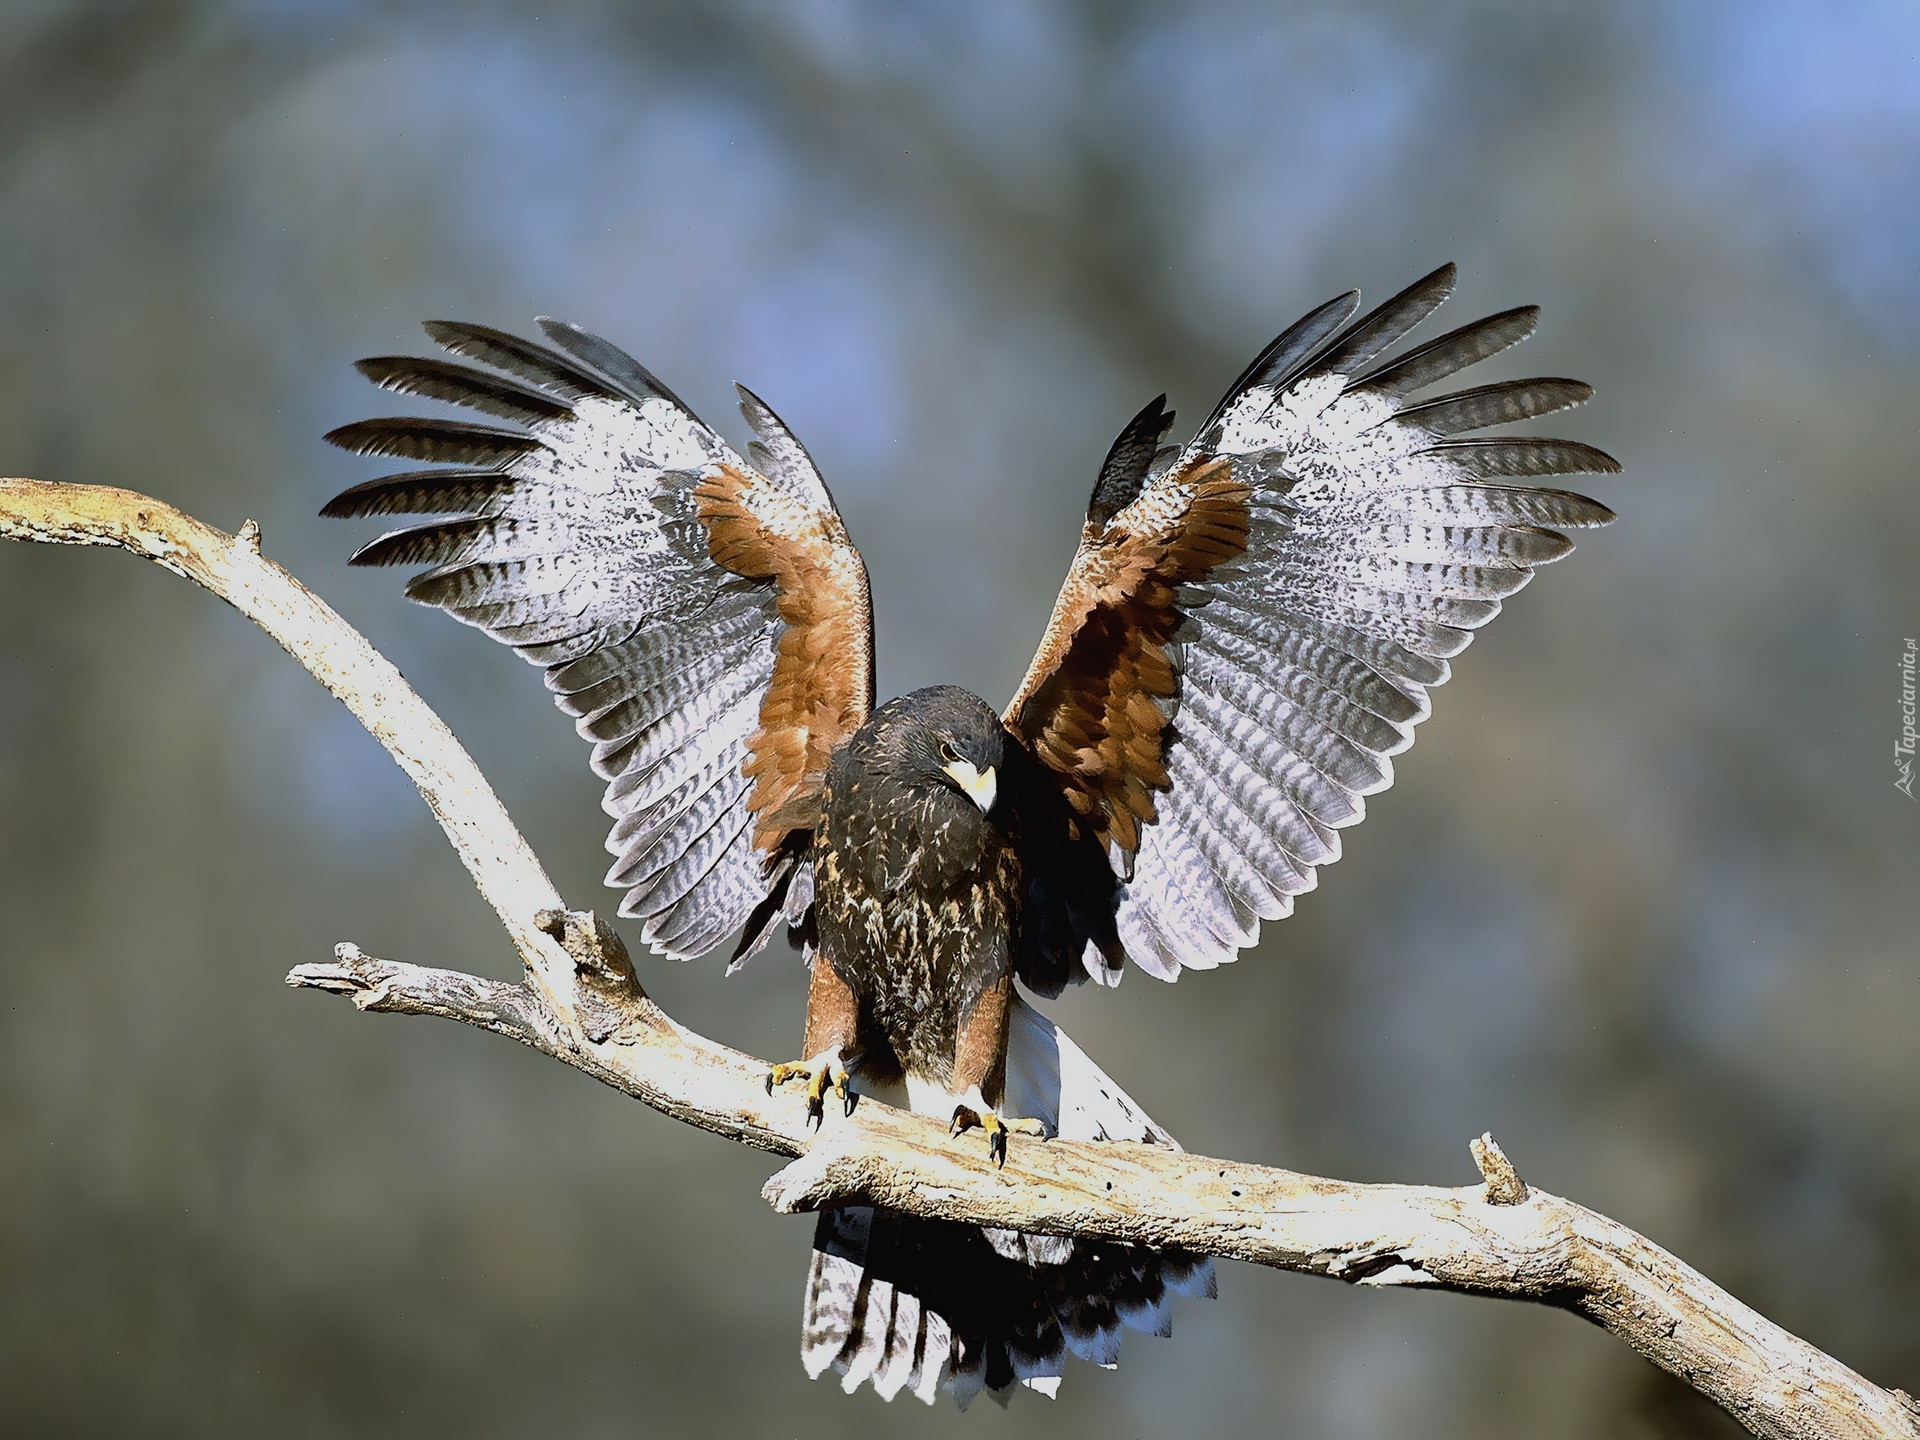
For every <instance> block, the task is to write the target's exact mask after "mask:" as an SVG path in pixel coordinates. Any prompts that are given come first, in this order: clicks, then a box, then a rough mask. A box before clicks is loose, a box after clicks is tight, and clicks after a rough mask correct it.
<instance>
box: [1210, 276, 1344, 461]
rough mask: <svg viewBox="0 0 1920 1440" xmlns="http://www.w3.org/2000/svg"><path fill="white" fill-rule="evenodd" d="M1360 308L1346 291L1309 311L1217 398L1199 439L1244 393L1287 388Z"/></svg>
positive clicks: (1275, 340) (1270, 343)
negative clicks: (1269, 386)
mask: <svg viewBox="0 0 1920 1440" xmlns="http://www.w3.org/2000/svg"><path fill="white" fill-rule="evenodd" d="M1359 308H1360V292H1359V291H1358V290H1349V291H1347V292H1346V294H1344V295H1336V296H1334V297H1333V299H1331V300H1329V301H1327V302H1326V303H1325V304H1323V305H1321V306H1319V307H1318V308H1316V309H1314V310H1312V311H1309V312H1308V313H1307V314H1305V315H1303V316H1301V317H1300V318H1299V319H1298V320H1296V321H1294V323H1293V324H1292V325H1289V326H1288V327H1287V328H1286V329H1285V330H1283V331H1281V332H1280V333H1279V334H1278V335H1276V336H1274V337H1273V339H1272V340H1271V341H1269V342H1268V344H1267V348H1266V349H1264V350H1262V351H1261V352H1260V353H1259V354H1258V355H1256V356H1254V357H1253V363H1252V364H1250V365H1248V366H1247V368H1246V369H1244V370H1242V371H1241V372H1240V377H1239V378H1238V379H1237V380H1235V381H1234V382H1233V384H1231V385H1229V386H1228V387H1227V393H1226V394H1224V395H1222V396H1221V397H1220V403H1219V404H1218V405H1216V406H1214V407H1213V413H1212V414H1210V415H1208V416H1207V419H1206V423H1205V424H1204V425H1202V426H1201V427H1200V429H1199V431H1198V434H1199V435H1200V436H1201V437H1206V436H1208V435H1210V433H1211V432H1212V430H1213V427H1214V426H1215V425H1216V424H1218V423H1219V421H1220V417H1221V416H1223V415H1225V414H1226V413H1227V411H1228V409H1229V408H1231V407H1232V405H1233V402H1234V401H1236V400H1238V399H1239V398H1240V397H1241V396H1242V395H1244V394H1245V393H1246V392H1247V391H1249V390H1252V389H1255V388H1257V387H1259V386H1261V385H1271V386H1274V387H1276V388H1278V387H1281V386H1283V385H1285V384H1286V382H1287V381H1288V380H1289V379H1290V378H1292V377H1293V375H1294V373H1295V372H1296V371H1299V370H1301V369H1304V368H1305V367H1306V365H1307V364H1309V363H1310V362H1311V361H1312V360H1313V359H1314V358H1315V357H1316V356H1318V355H1319V353H1320V352H1321V351H1322V350H1323V349H1324V348H1325V347H1326V345H1327V343H1328V341H1330V340H1331V339H1332V338H1333V337H1334V335H1335V334H1336V333H1337V332H1338V331H1339V329H1340V327H1341V326H1342V325H1345V324H1346V323H1347V321H1348V320H1350V319H1352V318H1353V312H1354V311H1356V310H1358V309H1359Z"/></svg>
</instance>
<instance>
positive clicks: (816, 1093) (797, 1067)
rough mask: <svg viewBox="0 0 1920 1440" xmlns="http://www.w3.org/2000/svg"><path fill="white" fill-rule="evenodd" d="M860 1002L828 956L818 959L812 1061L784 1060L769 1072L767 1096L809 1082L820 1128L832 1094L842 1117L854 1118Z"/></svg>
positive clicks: (810, 1008)
mask: <svg viewBox="0 0 1920 1440" xmlns="http://www.w3.org/2000/svg"><path fill="white" fill-rule="evenodd" d="M859 1034H860V1002H859V1000H858V999H857V998H856V997H855V995H854V993H853V991H852V989H851V988H849V987H848V985H847V982H846V981H844V980H842V979H841V978H840V977H839V975H838V974H836V973H835V972H834V968H833V966H832V965H830V964H828V963H827V958H826V956H824V955H821V954H818V953H816V954H815V955H814V957H813V977H812V979H810V980H809V981H808V982H807V1033H806V1038H805V1040H804V1041H803V1042H802V1044H801V1047H800V1048H801V1050H802V1051H803V1052H804V1054H805V1055H806V1057H807V1058H805V1059H802V1060H794V1061H784V1062H782V1063H781V1064H778V1065H775V1066H774V1067H773V1068H772V1069H770V1070H768V1071H767V1093H768V1094H772V1093H773V1088H774V1086H776V1085H784V1084H786V1083H787V1082H788V1081H789V1080H796V1079H801V1078H805V1080H806V1081H807V1117H808V1118H809V1119H810V1120H812V1121H813V1123H814V1124H815V1125H816V1126H817V1125H819V1124H820V1123H821V1119H822V1117H823V1116H824V1115H825V1113H826V1097H827V1091H828V1090H832V1091H833V1093H834V1094H835V1095H837V1096H839V1097H840V1103H841V1107H842V1113H844V1114H847V1115H851V1114H852V1113H853V1100H854V1096H853V1092H852V1091H851V1090H849V1089H848V1088H847V1066H848V1065H850V1064H852V1063H854V1062H855V1061H857V1060H858V1059H859V1058H860V1055H859V1045H858V1040H859Z"/></svg>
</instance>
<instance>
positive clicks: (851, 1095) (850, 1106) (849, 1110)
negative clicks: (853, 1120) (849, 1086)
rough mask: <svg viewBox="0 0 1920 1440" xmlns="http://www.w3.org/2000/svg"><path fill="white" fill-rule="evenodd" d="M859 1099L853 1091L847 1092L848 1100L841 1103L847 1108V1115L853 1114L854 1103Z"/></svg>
mask: <svg viewBox="0 0 1920 1440" xmlns="http://www.w3.org/2000/svg"><path fill="white" fill-rule="evenodd" d="M859 1098H860V1097H859V1096H857V1095H855V1094H854V1093H853V1091H851V1090H849V1091H847V1095H846V1099H844V1100H843V1101H841V1104H842V1105H844V1106H845V1107H846V1109H845V1111H844V1113H845V1114H848V1115H851V1114H853V1102H854V1101H855V1100H857V1099H859Z"/></svg>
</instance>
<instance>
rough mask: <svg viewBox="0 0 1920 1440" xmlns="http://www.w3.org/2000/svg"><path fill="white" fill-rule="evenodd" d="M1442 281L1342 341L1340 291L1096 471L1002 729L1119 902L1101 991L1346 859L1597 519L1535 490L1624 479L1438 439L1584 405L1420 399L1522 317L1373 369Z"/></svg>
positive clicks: (1587, 508) (1239, 937)
mask: <svg viewBox="0 0 1920 1440" xmlns="http://www.w3.org/2000/svg"><path fill="white" fill-rule="evenodd" d="M1452 284H1453V267H1452V266H1450V265H1449V266H1444V267H1442V268H1441V269H1439V270H1437V271H1435V272H1434V273H1433V274H1431V275H1429V276H1427V277H1426V278H1425V279H1423V280H1421V281H1418V282H1417V283H1415V284H1414V285H1412V286H1411V287H1409V288H1408V289H1407V290H1405V291H1404V292H1402V293H1401V294H1399V295H1397V296H1395V297H1394V298H1393V299H1391V300H1389V301H1387V302H1386V303H1385V304H1384V305H1382V306H1380V308H1379V309H1377V310H1375V311H1373V312H1371V313H1370V314H1368V315H1366V316H1364V317H1362V318H1360V319H1358V320H1353V319H1352V316H1353V314H1354V311H1355V310H1356V309H1358V307H1359V294H1358V292H1353V293H1351V294H1348V295H1343V296H1339V297H1337V298H1336V299H1334V300H1330V301H1328V302H1327V303H1326V304H1325V305H1323V306H1321V307H1320V308H1319V309H1317V310H1315V311H1314V312H1313V313H1312V314H1310V315H1308V316H1306V317H1305V318H1304V319H1302V320H1301V321H1300V322H1299V323H1298V324H1296V325H1294V326H1293V327H1292V328H1291V329H1289V330H1288V331H1286V333H1284V334H1283V335H1281V336H1280V337H1279V338H1278V339H1276V340H1275V341H1274V342H1273V343H1272V344H1271V345H1270V346H1268V347H1267V349H1266V350H1265V351H1264V352H1263V353H1262V354H1261V355H1260V357H1259V358H1258V359H1256V360H1255V361H1254V362H1253V364H1252V365H1250V366H1249V367H1248V368H1247V370H1246V372H1245V373H1244V374H1242V375H1241V377H1240V379H1239V380H1238V381H1237V382H1236V383H1235V384H1234V386H1233V388H1232V389H1231V390H1229V391H1228V393H1227V395H1226V397H1225V398H1224V399H1223V400H1222V401H1221V402H1220V404H1219V406H1218V407H1217V408H1216V409H1215V411H1214V413H1213V414H1212V415H1211V416H1210V417H1209V418H1208V420H1207V422H1206V423H1205V424H1204V425H1202V426H1201V427H1200V430H1199V432H1198V433H1197V434H1196V436H1195V437H1194V439H1193V441H1192V442H1191V443H1190V444H1188V445H1187V446H1186V447H1185V449H1184V450H1181V451H1178V452H1176V451H1174V450H1171V449H1163V448H1160V447H1159V440H1160V437H1161V436H1162V435H1163V434H1164V433H1165V431H1166V429H1167V427H1168V425H1169V424H1170V423H1171V420H1172V417H1171V416H1170V415H1167V414H1165V413H1164V412H1163V410H1162V404H1161V401H1158V400H1157V401H1155V402H1154V403H1153V404H1152V405H1149V406H1148V407H1147V408H1146V409H1145V410H1143V411H1142V412H1141V413H1140V414H1139V415H1138V416H1136V417H1135V419H1134V420H1133V422H1132V423H1131V424H1130V425H1129V426H1128V427H1127V429H1126V431H1125V432H1124V433H1122V435H1121V437H1120V439H1119V440H1118V441H1116V442H1115V444H1114V447H1113V450H1112V451H1111V453H1110V454H1109V455H1108V457H1107V461H1106V464H1105V465H1103V466H1102V468H1101V472H1100V478H1099V481H1098V483H1097V484H1096V486H1095V488H1094V493H1093V500H1092V504H1091V505H1090V507H1089V511H1088V515H1087V523H1086V527H1085V529H1084V531H1083V532H1082V537H1081V542H1080V548H1079V551H1078V553H1077V554H1076V555H1075V556H1074V560H1073V565H1072V568H1071V570H1070V571H1069V572H1068V576H1067V580H1066V583H1065V585H1064V586H1062V588H1061V591H1060V598H1059V600H1058V602H1057V603H1056V604H1055V607H1054V611H1053V617H1052V619H1051V621H1050V622H1049V623H1048V626H1047V631H1046V635H1045V637H1044V638H1043V639H1042V641H1041V644H1040V649H1039V652H1038V653H1037V654H1036V655H1035V656H1034V659H1033V663H1032V665H1031V666H1030V667H1029V669H1028V671H1027V675H1026V678H1025V680H1024V681H1023V682H1022V683H1021V686H1020V689H1019V691H1018V693H1017V694H1015V696H1014V698H1013V701H1012V702H1011V703H1010V704H1009V705H1008V707H1007V709H1006V712H1005V714H1004V716H1003V720H1004V722H1005V724H1006V726H1007V728H1008V729H1009V730H1011V731H1012V732H1013V733H1014V734H1015V735H1016V736H1018V737H1019V738H1020V739H1021V740H1023V741H1024V742H1025V743H1026V745H1027V747H1028V748H1029V749H1030V751H1031V752H1032V754H1033V755H1034V757H1035V758H1036V759H1037V760H1038V761H1039V762H1040V765H1041V767H1043V769H1044V771H1045V772H1048V773H1050V774H1051V775H1052V777H1053V780H1054V783H1055V784H1056V785H1057V787H1058V789H1059V791H1060V793H1061V794H1062V795H1063V797H1064V799H1065V800H1066V802H1067V804H1068V806H1069V807H1070V809H1071V811H1072V815H1073V819H1074V823H1075V825H1076V827H1077V828H1078V829H1079V830H1080V832H1081V833H1082V834H1083V835H1090V836H1091V838H1092V839H1093V840H1096V841H1098V842H1099V844H1100V845H1101V847H1102V848H1104V849H1105V850H1106V852H1107V855H1108V857H1109V860H1110V863H1111V868H1112V870H1113V872H1114V874H1115V876H1117V877H1118V882H1119V883H1118V884H1117V885H1116V886H1113V887H1112V888H1111V891H1110V893H1111V895H1112V911H1111V914H1112V919H1113V923H1114V926H1115V929H1116V931H1117V938H1118V940H1119V942H1120V946H1119V947H1115V946H1112V945H1103V944H1089V945H1087V946H1086V947H1085V948H1084V951H1083V953H1082V954H1081V955H1079V956H1077V957H1075V958H1078V959H1080V960H1081V962H1082V963H1083V964H1084V966H1085V968H1086V971H1087V972H1088V973H1089V974H1092V975H1093V976H1095V977H1096V978H1099V979H1102V980H1105V981H1107V982H1109V983H1112V982H1114V981H1117V980H1118V978H1119V973H1120V972H1119V958H1118V955H1117V954H1116V953H1115V951H1116V950H1117V949H1118V948H1121V947H1124V950H1125V952H1126V953H1127V954H1130V955H1132V957H1133V958H1134V960H1135V962H1136V963H1138V964H1139V965H1140V966H1141V967H1142V968H1144V969H1146V970H1148V971H1149V972H1151V973H1153V974H1156V975H1159V976H1161V977H1163V978H1166V979H1172V978H1174V977H1175V976H1176V975H1177V974H1178V973H1179V971H1180V970H1181V969H1182V968H1183V967H1187V968H1196V969H1204V968H1209V967H1211V966H1214V965H1218V964H1220V963H1222V962H1224V961H1228V960H1232V959H1233V958H1234V957H1235V956H1236V955H1237V954H1238V952H1239V951H1240V950H1241V949H1242V948H1244V947H1246V946H1248V945H1251V944H1253V943H1254V942H1255V940H1256V939H1257V938H1258V936H1259V930H1260V921H1261V920H1263V919H1276V918H1278V917H1280V916H1282V915H1285V914H1287V913H1288V912H1289V911H1290V910H1291V908H1292V903H1293V896H1295V895H1296V894H1299V893H1300V892H1302V891H1305V890H1308V889H1311V888H1312V886H1313V884H1314V880H1315V867H1316V866H1319V865H1324V864H1327V863H1330V862H1331V861H1333V860H1336V859H1338V858H1339V854H1340V845H1339V836H1338V833H1337V832H1338V830H1339V828H1340V827H1342V826H1345V825H1350V824H1353V823H1354V822H1356V821H1358V820H1359V819H1360V818H1361V816H1362V814H1363V813H1364V801H1363V799H1362V797H1363V796H1365V795H1367V794H1370V793H1372V792H1374V791H1378V790H1384V789H1385V788H1386V787H1387V786H1388V785H1390V784H1392V783H1393V765H1392V761H1391V759H1390V758H1389V757H1390V756H1392V755H1393V754H1394V753H1396V752H1397V751H1400V750H1404V749H1405V748H1406V747H1407V746H1409V745H1411V744H1412V743H1413V727H1414V726H1415V725H1416V724H1418V723H1419V722H1420V721H1421V720H1423V719H1425V718H1426V715H1427V713H1428V701H1427V692H1428V690H1430V689H1431V688H1433V687H1434V686H1436V685H1439V684H1441V683H1442V682H1443V681H1445V680H1446V678H1447V659H1448V657H1449V656H1452V655H1455V654H1458V653H1459V652H1460V651H1461V650H1463V649H1465V648H1466V645H1467V643H1468V642H1469V641H1470V640H1471V639H1472V638H1473V631H1474V630H1475V629H1477V628H1478V627H1479V626H1481V625H1484V624H1485V623H1486V622H1487V621H1488V620H1490V619H1491V618H1492V617H1493V616H1494V615H1495V614H1497V613H1498V612H1499V609H1500V604H1501V600H1502V599H1503V598H1504V597H1505V596H1507V595H1510V594H1512V593H1513V592H1514V591H1516V590H1518V589H1520V587H1521V586H1523V585H1525V584H1526V583H1527V581H1528V580H1530V579H1531V578H1532V574H1533V567H1534V566H1536V565H1540V564H1544V563H1546V562H1547V561H1550V560H1556V559H1558V558H1559V557H1560V556H1561V555H1563V554H1565V553H1566V552H1567V551H1568V550H1569V549H1570V548H1571V545H1570V543H1569V542H1568V540H1567V539H1566V537H1565V536H1564V535H1561V534H1559V533H1558V530H1557V529H1555V528H1552V527H1559V528H1570V527H1575V526H1583V525H1600V524H1605V523H1606V522H1607V521H1608V520H1610V519H1611V518H1612V514H1611V512H1610V511H1608V510H1607V508H1606V507H1605V506H1603V505H1600V504H1597V503H1596V502H1594V501H1592V500H1588V499H1586V498H1585V497H1583V496H1579V495H1574V494H1571V493H1569V492H1566V491H1563V490H1553V489H1545V488H1540V487H1537V486H1534V485H1530V484H1528V483H1526V482H1527V480H1528V479H1530V478H1532V477H1535V476H1541V475H1556V474H1565V473H1573V472H1579V471H1601V470H1617V469H1618V468H1619V467H1618V465H1617V464H1616V463H1615V462H1614V461H1613V460H1612V459H1611V458H1609V457H1608V456H1606V455H1603V454H1602V453H1601V452H1599V451H1598V450H1595V449H1593V448H1591V447H1590V446H1586V445H1579V444H1575V443H1572V442H1568V441H1562V440H1547V439H1538V438H1534V437H1528V436H1494V437H1490V438H1473V439H1462V438H1457V437H1460V436H1462V435H1467V434H1470V433H1472V432H1475V431H1479V430H1483V429H1485V428H1487V427H1489V426H1494V425H1499V424H1503V423H1506V422H1509V421H1515V420H1523V419H1528V418H1531V417H1533V416H1536V415H1543V414H1547V413H1549V412H1551V411H1554V410H1560V409H1564V408H1565V407H1567V406H1569V405H1575V404H1578V403H1580V402H1581V401H1582V400H1584V399H1586V398H1587V396H1588V394H1589V393H1590V391H1589V389H1588V387H1587V386H1585V385H1582V384H1580V383H1579V382H1577V381H1572V380H1559V379H1539V380H1516V381H1507V382H1503V383H1499V384H1493V385H1483V386H1479V387H1476V388H1473V389H1469V390H1463V391H1458V392H1455V393H1451V394H1447V395H1442V396H1438V397H1435V398H1432V399H1417V398H1416V392H1418V391H1420V390H1421V389H1423V388H1424V387H1426V386H1428V385H1430V384H1432V383H1434V382H1435V381H1438V380H1442V379H1444V378H1446V377H1447V376H1449V375H1452V374H1454V373H1455V372H1457V371H1460V370H1462V369H1465V368H1466V367H1467V366H1469V365H1472V364H1473V363H1475V362H1476V361H1479V360H1482V359H1485V358H1486V357H1488V356H1490V355H1493V354H1496V353H1498V352H1499V351H1501V350H1504V349H1505V348H1507V347H1508V346H1509V345H1512V344H1513V343H1514V342H1515V341H1517V340H1520V339H1522V338H1524V337H1525V336H1526V335H1527V334H1528V333H1529V332H1531V330H1532V328H1533V323H1534V319H1535V314H1536V312H1535V311H1534V310H1533V309H1532V307H1527V308H1524V309H1520V310H1511V311H1507V312H1504V313H1503V314H1499V315H1494V316H1490V317H1488V318H1487V319H1485V320H1481V321H1477V322H1475V323H1474V324H1471V325H1466V326H1463V327H1462V328H1460V329H1459V330H1456V331H1453V332H1452V333H1450V334H1448V335H1443V336H1441V337H1440V338H1439V339H1436V340H1434V341H1431V342H1429V343H1428V344H1425V345H1421V346H1418V347H1416V348H1414V349H1412V350H1408V351H1406V352H1404V353H1402V354H1400V355H1399V356H1397V357H1393V358H1391V359H1385V360H1383V359H1381V358H1380V357H1381V356H1383V355H1384V354H1385V352H1386V351H1388V350H1389V349H1390V348H1391V347H1392V346H1394V345H1395V344H1396V343H1397V342H1398V341H1399V340H1400V339H1401V338H1402V337H1403V336H1404V335H1405V334H1406V333H1407V332H1408V331H1409V330H1411V329H1412V328H1413V327H1414V326H1415V325H1416V324H1418V323H1419V322H1420V321H1421V320H1423V319H1424V318H1426V316H1427V315H1429V314H1430V313H1431V312H1432V311H1433V310H1434V309H1435V308H1437V307H1438V305H1439V304H1440V302H1441V301H1442V300H1444V299H1445V298H1446V296H1447V294H1448V292H1449V291H1450V290H1451V288H1452ZM1163 398H1164V397H1163ZM1043 879H1044V877H1043ZM1079 888H1081V889H1084V886H1082V887H1079ZM1087 929H1088V927H1084V926H1083V927H1080V928H1079V929H1076V930H1075V931H1074V932H1072V933H1073V934H1074V935H1075V937H1076V940H1077V938H1078V936H1079V934H1080V932H1081V930H1087ZM1088 933H1089V934H1096V933H1097V932H1094V931H1092V930H1088Z"/></svg>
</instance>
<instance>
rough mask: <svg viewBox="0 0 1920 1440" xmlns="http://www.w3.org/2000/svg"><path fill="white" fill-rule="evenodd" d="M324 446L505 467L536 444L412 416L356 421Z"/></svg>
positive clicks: (486, 428) (514, 434)
mask: <svg viewBox="0 0 1920 1440" xmlns="http://www.w3.org/2000/svg"><path fill="white" fill-rule="evenodd" d="M321 438H323V439H324V440H325V441H326V442H327V443H328V444H329V445H338V446H339V447H340V448H341V449H342V450H351V451H352V452H353V453H354V454H356V455H392V456H397V457H399V458H401V459H405V460H426V461H430V462H437V463H441V464H452V465H482V464H488V465H496V466H502V467H504V466H506V465H508V464H511V463H512V462H513V461H514V460H515V459H517V458H518V457H519V456H522V455H525V454H526V453H527V452H528V451H530V450H538V449H539V448H540V442H539V441H538V440H536V439H535V438H534V437H533V436H531V435H525V434H522V433H521V432H519V431H517V430H498V429H495V428H494V427H492V426H490V425H470V424H468V423H466V422H465V421H461V420H426V419H417V418H414V417H411V416H396V417H393V418H390V419H379V420H356V421H354V422H353V423H352V424H351V425H342V426H340V427H339V428H338V429H334V430H329V431H328V432H327V433H326V434H325V435H324V436H323V437H321Z"/></svg>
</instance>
